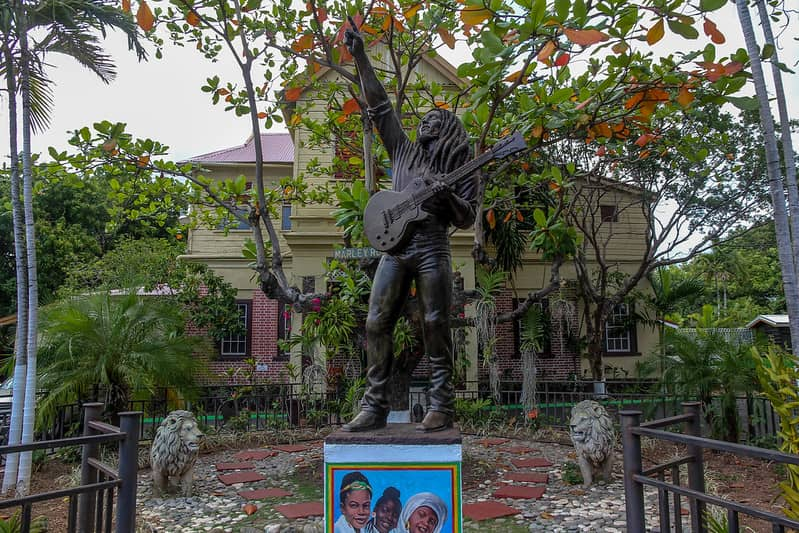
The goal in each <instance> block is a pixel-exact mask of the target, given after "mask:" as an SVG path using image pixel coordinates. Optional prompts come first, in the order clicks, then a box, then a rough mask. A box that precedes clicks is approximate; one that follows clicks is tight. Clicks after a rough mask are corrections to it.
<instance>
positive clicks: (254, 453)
mask: <svg viewBox="0 0 799 533" xmlns="http://www.w3.org/2000/svg"><path fill="white" fill-rule="evenodd" d="M276 455H277V452H276V451H273V450H244V451H241V452H239V453H237V454H236V455H234V456H233V457H235V458H236V459H238V460H239V461H262V460H264V459H266V458H268V457H274V456H276Z"/></svg>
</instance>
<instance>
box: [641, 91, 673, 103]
mask: <svg viewBox="0 0 799 533" xmlns="http://www.w3.org/2000/svg"><path fill="white" fill-rule="evenodd" d="M646 99H647V100H651V101H653V102H668V101H669V93H667V92H666V91H664V90H663V89H649V90H648V91H646Z"/></svg>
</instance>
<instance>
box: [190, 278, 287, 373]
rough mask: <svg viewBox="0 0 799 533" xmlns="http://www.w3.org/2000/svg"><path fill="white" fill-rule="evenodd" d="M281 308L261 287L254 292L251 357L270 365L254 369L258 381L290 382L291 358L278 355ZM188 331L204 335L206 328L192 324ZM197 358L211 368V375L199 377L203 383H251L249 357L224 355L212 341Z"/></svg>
mask: <svg viewBox="0 0 799 533" xmlns="http://www.w3.org/2000/svg"><path fill="white" fill-rule="evenodd" d="M280 307H281V306H280V305H279V304H278V302H277V300H270V299H269V298H267V297H266V295H264V293H263V292H261V291H260V290H256V291H254V292H253V299H252V317H251V320H252V322H251V326H250V333H251V339H250V354H249V356H251V357H253V358H254V359H255V362H256V364H258V365H264V364H265V365H267V370H266V371H261V372H258V371H256V372H255V383H256V384H263V383H267V382H285V381H288V377H287V375H286V372H285V371H286V363H288V360H287V359H285V358H282V357H280V356H279V355H278V347H277V334H278V313H279V312H282V310H281V309H279V308H280ZM188 331H189V333H190V334H192V335H199V336H203V335H204V334H205V331H203V330H201V329H199V328H195V327H192V326H189V328H188ZM197 357H199V358H204V359H205V360H206V364H207V368H208V375H207V376H200V377H199V379H198V381H200V382H201V383H205V384H229V385H240V384H247V383H249V378H248V376H247V365H245V364H244V360H245V359H247V358H248V356H242V357H221V356H220V355H219V347H218V346H216V345H214V344H213V343H209V346H208V347H206V348H205V349H204V350H203V351H202V352H199V353H197ZM229 369H232V370H233V374H232V375H231V376H228V370H229Z"/></svg>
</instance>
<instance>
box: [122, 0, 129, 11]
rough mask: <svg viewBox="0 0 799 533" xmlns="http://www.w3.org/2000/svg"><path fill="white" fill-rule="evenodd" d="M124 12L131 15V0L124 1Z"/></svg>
mask: <svg viewBox="0 0 799 533" xmlns="http://www.w3.org/2000/svg"><path fill="white" fill-rule="evenodd" d="M122 11H124V12H125V13H130V0H122Z"/></svg>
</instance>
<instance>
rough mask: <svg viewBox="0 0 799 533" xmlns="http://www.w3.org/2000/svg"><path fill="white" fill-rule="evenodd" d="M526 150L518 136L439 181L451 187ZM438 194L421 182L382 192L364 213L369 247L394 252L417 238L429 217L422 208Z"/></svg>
mask: <svg viewBox="0 0 799 533" xmlns="http://www.w3.org/2000/svg"><path fill="white" fill-rule="evenodd" d="M526 148H527V145H526V144H525V143H524V138H523V137H522V135H521V134H520V133H519V132H516V133H514V134H513V135H510V136H508V137H505V138H503V139H502V140H501V141H500V142H498V143H497V144H496V145H495V146H494V147H493V148H491V150H489V151H487V152H483V153H482V154H480V155H479V156H477V157H476V158H475V159H473V160H471V161H469V162H468V163H466V164H465V165H463V166H462V167H460V168H459V169H457V170H455V171H453V172H450V173H449V174H447V175H446V176H443V177H438V179H437V181H440V182H441V183H443V184H445V185H447V186H450V187H451V186H453V185H454V184H455V183H457V182H458V181H459V180H461V179H463V178H465V177H467V176H470V175H471V174H472V172H474V171H475V170H477V169H479V168H480V167H482V166H483V165H485V164H487V163H488V162H489V161H492V160H494V159H501V158H504V157H508V156H510V155H513V154H515V153H518V152H521V151H522V150H524V149H526ZM434 194H436V193H435V192H434V191H433V190H431V189H430V188H429V187H428V186H426V185H425V184H424V182H423V181H422V180H421V179H418V178H417V179H415V180H413V182H411V183H410V184H409V185H408V186H407V187H405V189H404V190H402V191H400V192H395V191H380V192H378V193H376V194H375V195H374V196H372V197H371V198H370V199H369V202H368V203H367V204H366V209H365V210H364V213H363V232H364V233H365V234H366V238H367V239H369V244H371V245H372V247H373V248H374V249H375V250H379V251H381V252H392V251H394V250H396V249H397V248H399V247H400V246H401V245H403V244H405V242H406V241H407V240H408V239H409V238H410V237H411V235H413V231H414V226H416V224H418V223H419V222H421V221H423V220H424V219H426V218H427V217H428V213H427V211H425V210H424V209H422V207H421V206H422V205H423V204H424V202H425V201H426V200H427V199H428V198H430V197H432V196H433V195H434Z"/></svg>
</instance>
